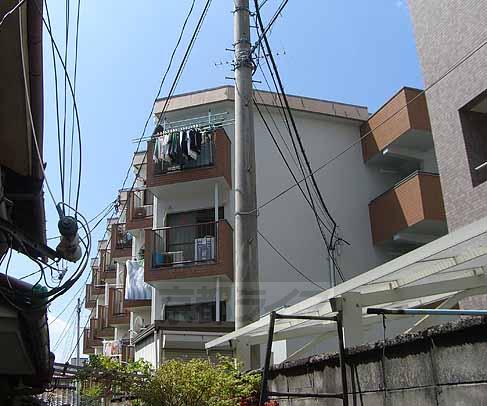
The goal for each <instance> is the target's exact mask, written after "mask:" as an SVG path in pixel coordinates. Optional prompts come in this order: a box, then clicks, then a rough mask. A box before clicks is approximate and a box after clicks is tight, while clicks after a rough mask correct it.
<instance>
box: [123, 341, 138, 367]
mask: <svg viewBox="0 0 487 406" xmlns="http://www.w3.org/2000/svg"><path fill="white" fill-rule="evenodd" d="M121 358H122V362H133V361H134V360H135V347H134V346H133V345H129V344H128V343H124V342H122V357H121Z"/></svg>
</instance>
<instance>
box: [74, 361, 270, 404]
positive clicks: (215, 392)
mask: <svg viewBox="0 0 487 406" xmlns="http://www.w3.org/2000/svg"><path fill="white" fill-rule="evenodd" d="M239 367H240V365H238V364H237V363H236V362H235V361H234V360H233V358H228V357H221V358H219V359H218V362H217V363H216V364H213V363H211V362H210V361H208V360H203V359H192V360H190V361H180V360H171V361H168V362H166V363H164V364H162V365H161V366H160V367H159V369H158V370H157V371H153V370H151V368H150V364H148V363H147V362H144V361H137V362H130V363H126V364H125V363H124V364H122V363H120V362H119V361H118V360H117V359H114V358H110V357H105V356H102V355H95V356H90V360H89V362H88V364H87V365H86V366H85V367H83V368H82V369H81V370H80V371H79V372H78V374H77V377H78V379H79V380H80V381H81V383H82V387H83V390H82V401H83V405H86V406H92V405H98V404H100V401H101V400H102V399H106V400H109V399H110V398H111V397H112V396H113V395H130V397H131V398H132V399H134V398H135V399H137V400H133V401H132V404H134V405H135V404H141V405H145V406H182V405H184V406H239V405H241V401H242V399H251V398H253V397H255V396H256V395H257V393H258V390H259V385H260V374H259V373H251V374H241V373H240V372H239Z"/></svg>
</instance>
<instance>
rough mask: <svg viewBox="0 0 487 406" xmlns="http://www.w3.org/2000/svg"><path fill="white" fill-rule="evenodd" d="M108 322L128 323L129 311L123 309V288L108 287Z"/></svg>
mask: <svg viewBox="0 0 487 406" xmlns="http://www.w3.org/2000/svg"><path fill="white" fill-rule="evenodd" d="M108 295H109V296H108V309H109V314H108V316H109V324H110V325H111V326H114V325H121V324H129V321H130V313H129V312H128V311H126V310H125V309H124V306H123V302H124V289H123V288H110V289H109V294H108Z"/></svg>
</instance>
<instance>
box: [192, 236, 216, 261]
mask: <svg viewBox="0 0 487 406" xmlns="http://www.w3.org/2000/svg"><path fill="white" fill-rule="evenodd" d="M194 259H195V261H210V260H213V259H215V237H212V236H206V237H203V238H196V239H195V240H194Z"/></svg>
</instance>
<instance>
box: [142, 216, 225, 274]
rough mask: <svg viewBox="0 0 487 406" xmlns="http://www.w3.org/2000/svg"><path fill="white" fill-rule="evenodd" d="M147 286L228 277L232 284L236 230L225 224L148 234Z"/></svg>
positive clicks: (182, 227) (171, 228)
mask: <svg viewBox="0 0 487 406" xmlns="http://www.w3.org/2000/svg"><path fill="white" fill-rule="evenodd" d="M145 241H146V249H145V259H144V268H145V269H144V280H145V281H146V282H150V281H159V280H169V279H182V278H194V277H203V276H218V275H221V276H226V277H227V278H228V279H229V280H233V230H232V228H231V226H230V225H229V224H228V222H227V221H226V220H220V221H218V222H209V223H200V224H192V225H183V226H175V227H165V228H161V229H157V230H146V231H145Z"/></svg>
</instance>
